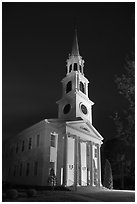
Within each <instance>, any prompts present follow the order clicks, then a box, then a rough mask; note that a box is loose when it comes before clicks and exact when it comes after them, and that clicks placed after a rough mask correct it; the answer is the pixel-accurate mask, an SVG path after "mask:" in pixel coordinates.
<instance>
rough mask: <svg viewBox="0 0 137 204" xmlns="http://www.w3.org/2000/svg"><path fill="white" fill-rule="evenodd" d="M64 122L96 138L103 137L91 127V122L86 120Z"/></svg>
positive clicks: (101, 138) (100, 138)
mask: <svg viewBox="0 0 137 204" xmlns="http://www.w3.org/2000/svg"><path fill="white" fill-rule="evenodd" d="M66 124H67V125H68V126H70V127H71V128H74V129H76V130H79V131H80V132H84V133H85V134H87V135H90V136H92V137H95V138H96V139H99V140H103V137H102V136H101V135H100V133H99V132H98V131H97V130H96V129H95V128H94V127H93V125H92V124H90V123H89V122H87V121H84V120H78V121H68V122H66Z"/></svg>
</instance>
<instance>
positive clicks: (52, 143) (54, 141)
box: [50, 133, 56, 147]
mask: <svg viewBox="0 0 137 204" xmlns="http://www.w3.org/2000/svg"><path fill="white" fill-rule="evenodd" d="M50 146H51V147H55V146H56V136H55V135H54V134H52V133H51V135H50Z"/></svg>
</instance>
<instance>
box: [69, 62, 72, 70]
mask: <svg viewBox="0 0 137 204" xmlns="http://www.w3.org/2000/svg"><path fill="white" fill-rule="evenodd" d="M71 71H72V64H71V65H70V66H69V72H71Z"/></svg>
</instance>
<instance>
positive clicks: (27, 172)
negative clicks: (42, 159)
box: [26, 163, 29, 176]
mask: <svg viewBox="0 0 137 204" xmlns="http://www.w3.org/2000/svg"><path fill="white" fill-rule="evenodd" d="M28 175H29V163H27V167H26V176H28Z"/></svg>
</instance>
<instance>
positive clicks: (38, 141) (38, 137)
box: [37, 135, 40, 147]
mask: <svg viewBox="0 0 137 204" xmlns="http://www.w3.org/2000/svg"><path fill="white" fill-rule="evenodd" d="M39 143H40V135H37V147H39Z"/></svg>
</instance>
